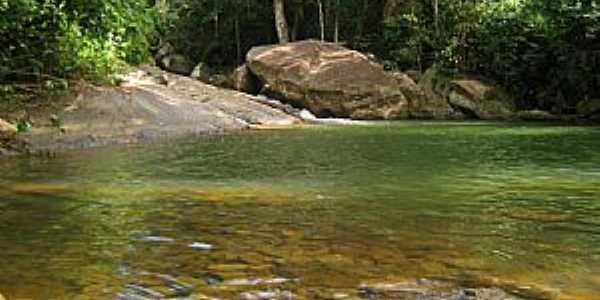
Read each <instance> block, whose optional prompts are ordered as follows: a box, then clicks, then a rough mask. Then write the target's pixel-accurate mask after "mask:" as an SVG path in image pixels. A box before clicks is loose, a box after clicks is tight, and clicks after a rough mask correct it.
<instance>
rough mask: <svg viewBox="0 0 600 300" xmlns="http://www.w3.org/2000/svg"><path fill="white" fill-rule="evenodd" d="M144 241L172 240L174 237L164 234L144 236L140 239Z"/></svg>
mask: <svg viewBox="0 0 600 300" xmlns="http://www.w3.org/2000/svg"><path fill="white" fill-rule="evenodd" d="M141 240H142V241H144V242H172V241H174V239H172V238H170V237H164V236H145V237H143V238H142V239H141Z"/></svg>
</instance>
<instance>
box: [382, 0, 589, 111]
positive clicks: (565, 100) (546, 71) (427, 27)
mask: <svg viewBox="0 0 600 300" xmlns="http://www.w3.org/2000/svg"><path fill="white" fill-rule="evenodd" d="M432 3H433V2H432V1H430V0H419V1H415V2H414V6H412V7H411V8H412V9H411V10H408V11H406V12H404V13H403V14H400V15H399V16H394V17H393V18H388V20H387V22H386V30H385V34H384V37H385V40H386V49H385V51H383V53H381V54H382V55H383V56H384V57H385V58H386V59H388V60H390V61H393V62H394V63H395V65H396V66H397V67H398V68H400V69H410V68H416V69H421V70H423V69H424V68H427V67H429V66H431V65H433V64H434V63H435V64H439V65H442V66H445V67H446V68H447V69H449V70H453V71H460V72H468V73H475V74H480V75H484V76H485V77H488V78H491V79H493V80H495V81H497V82H498V83H500V84H502V85H503V86H504V87H505V88H506V89H508V90H509V91H510V92H511V93H512V95H513V96H514V97H515V99H516V100H517V102H518V104H519V106H521V107H522V108H544V109H556V110H564V109H567V110H569V109H572V107H574V105H575V104H576V103H577V102H578V101H581V100H582V99H586V98H597V97H598V96H600V76H599V75H598V74H600V7H599V6H598V5H599V4H595V1H589V0H588V1H580V0H568V1H567V0H556V1H524V0H481V1H450V0H439V14H438V16H437V21H436V18H435V15H434V11H433V7H432Z"/></svg>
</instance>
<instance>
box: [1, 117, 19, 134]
mask: <svg viewBox="0 0 600 300" xmlns="http://www.w3.org/2000/svg"><path fill="white" fill-rule="evenodd" d="M16 134H17V127H15V126H14V125H13V124H11V123H8V122H6V121H4V120H2V119H0V139H10V138H13V137H14V136H15V135H16Z"/></svg>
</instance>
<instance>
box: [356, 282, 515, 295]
mask: <svg viewBox="0 0 600 300" xmlns="http://www.w3.org/2000/svg"><path fill="white" fill-rule="evenodd" d="M358 295H359V296H360V297H362V298H367V299H373V298H375V299H401V300H440V299H444V300H522V299H521V298H519V297H517V296H514V295H511V294H509V293H507V292H505V291H503V290H501V289H499V288H461V287H455V286H453V285H451V284H448V283H444V282H440V281H434V280H427V279H420V280H414V281H405V282H399V283H373V284H362V285H361V286H360V288H359V291H358Z"/></svg>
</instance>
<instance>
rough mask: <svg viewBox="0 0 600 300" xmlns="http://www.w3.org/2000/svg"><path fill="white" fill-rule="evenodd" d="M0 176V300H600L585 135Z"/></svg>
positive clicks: (241, 150) (365, 129)
mask: <svg viewBox="0 0 600 300" xmlns="http://www.w3.org/2000/svg"><path fill="white" fill-rule="evenodd" d="M0 169H1V170H3V171H2V173H1V174H0V254H1V255H0V294H2V295H4V296H5V297H7V298H8V299H117V298H115V297H118V296H117V295H126V294H127V293H131V291H134V292H137V293H138V294H140V293H141V294H144V293H145V296H146V297H149V299H154V298H152V297H159V296H157V295H161V294H162V295H170V296H171V297H180V298H179V299H205V298H206V299H208V298H209V297H218V298H221V299H235V298H236V297H239V296H240V295H241V293H244V292H247V291H250V290H265V289H266V290H270V291H277V292H281V291H286V293H289V294H285V295H287V296H290V295H291V294H292V293H293V294H294V295H295V296H294V297H295V298H298V299H317V298H322V299H327V297H330V299H333V298H335V297H341V296H340V295H344V294H346V295H354V294H355V293H356V291H357V289H358V287H359V286H360V285H361V284H365V283H393V282H402V281H407V280H414V279H419V278H427V279H435V280H440V281H444V282H451V283H455V284H456V285H457V286H458V285H460V286H499V287H503V288H507V287H508V288H509V289H515V290H519V291H525V294H527V291H530V294H532V295H538V297H546V298H548V299H577V300H584V299H585V300H591V299H600V128H599V127H586V126H558V125H543V124H541V125H540V124H508V123H485V122H484V123H452V122H444V123H436V122H431V123H430V122H390V123H372V124H366V125H365V124H361V125H356V126H347V125H346V126H336V125H319V126H305V127H303V128H296V129H276V130H262V131H254V132H245V133H235V134H227V135H222V136H205V137H197V138H187V139H179V140H172V141H168V142H163V143H156V144H146V145H132V146H119V147H103V148H97V149H93V150H84V151H69V152H63V153H58V154H57V155H56V157H52V158H42V157H30V158H26V157H22V158H2V159H0ZM152 293H157V294H152ZM202 295H204V296H202ZM282 295H283V294H282ZM285 295H284V296H285ZM539 295H541V296H539ZM246 296H248V294H246ZM280 296H281V295H280ZM140 297H141V296H140ZM181 297H184V298H181ZM185 297H188V298H185ZM202 297H205V298H202ZM278 297H279V296H278ZM281 297H283V296H281ZM246 298H248V297H246ZM140 299H141V298H140Z"/></svg>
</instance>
